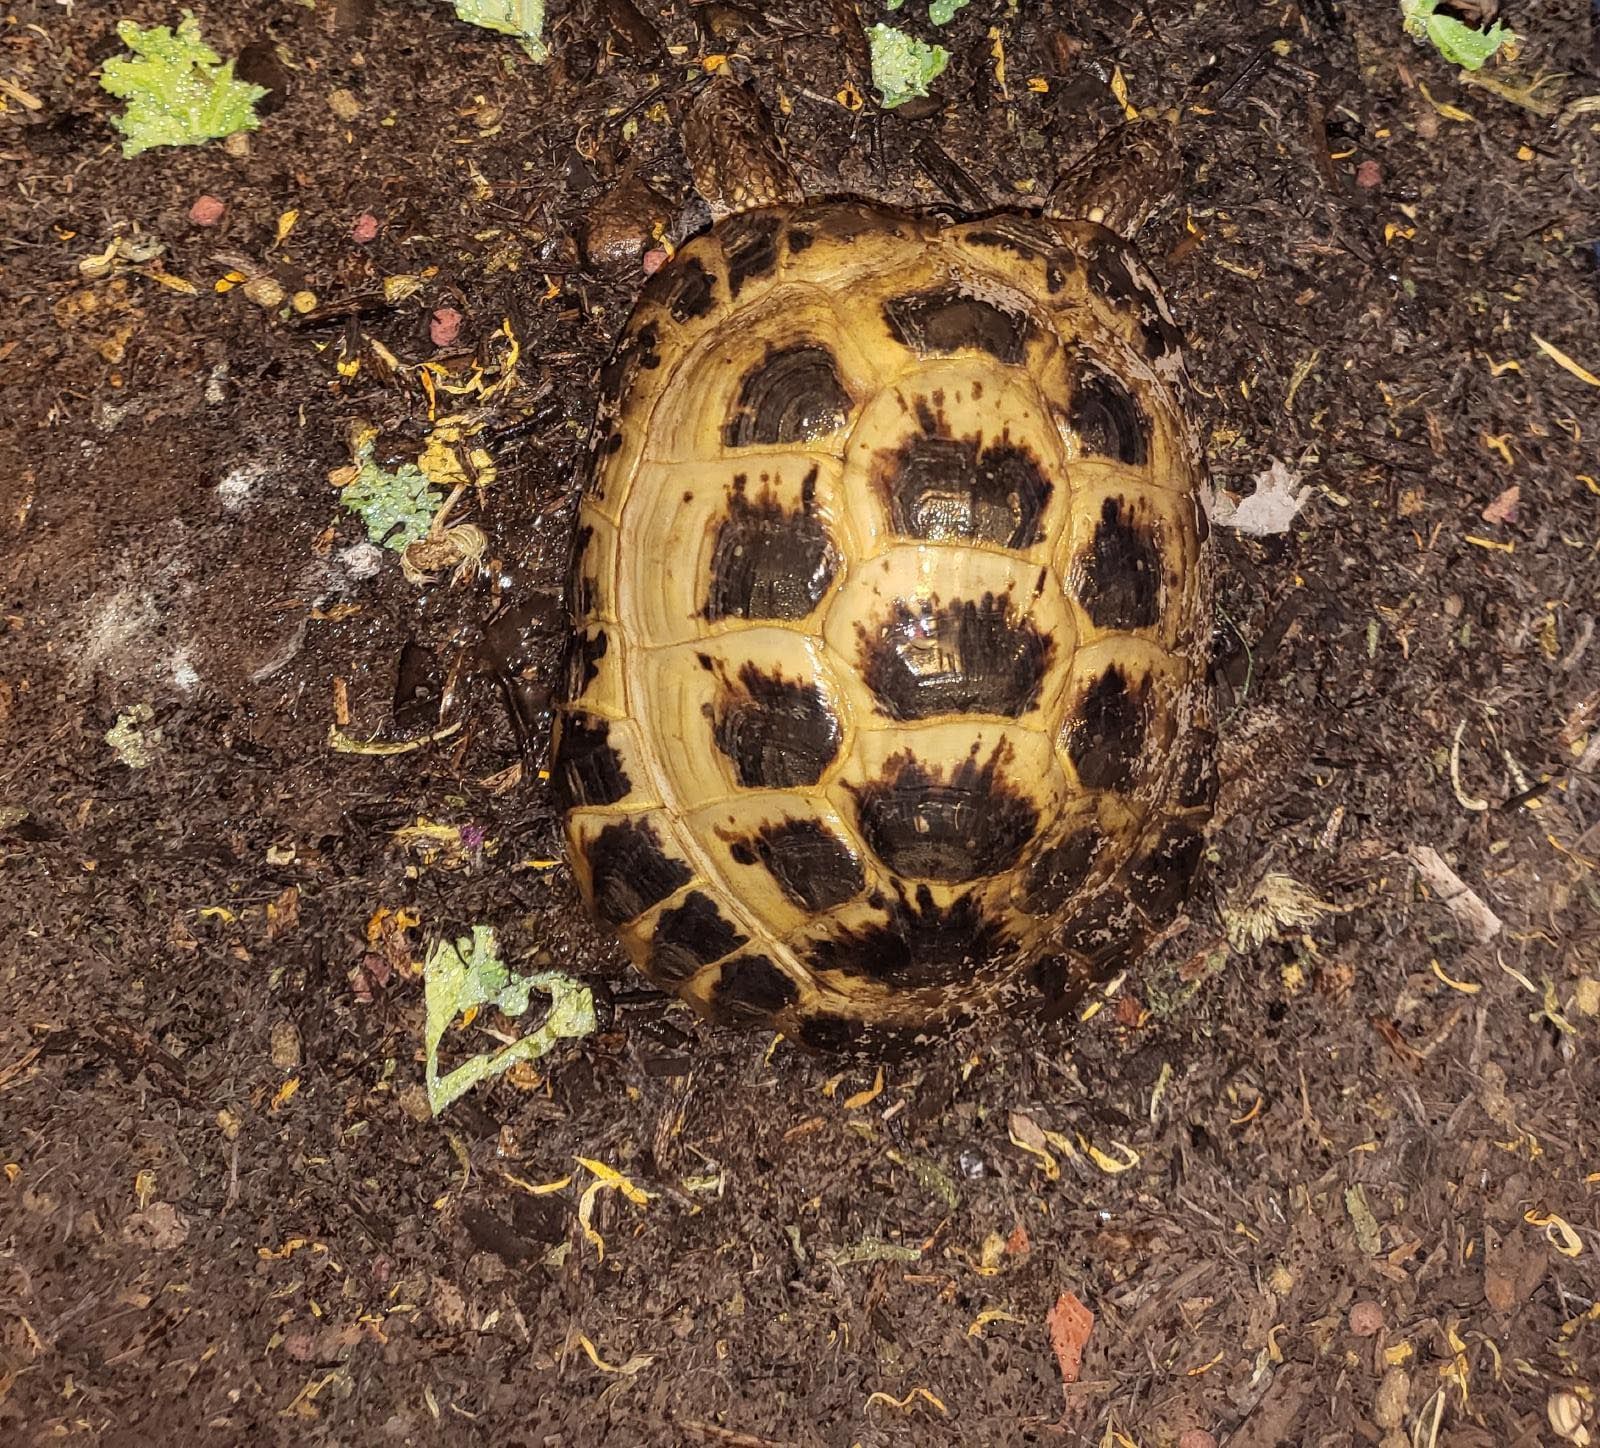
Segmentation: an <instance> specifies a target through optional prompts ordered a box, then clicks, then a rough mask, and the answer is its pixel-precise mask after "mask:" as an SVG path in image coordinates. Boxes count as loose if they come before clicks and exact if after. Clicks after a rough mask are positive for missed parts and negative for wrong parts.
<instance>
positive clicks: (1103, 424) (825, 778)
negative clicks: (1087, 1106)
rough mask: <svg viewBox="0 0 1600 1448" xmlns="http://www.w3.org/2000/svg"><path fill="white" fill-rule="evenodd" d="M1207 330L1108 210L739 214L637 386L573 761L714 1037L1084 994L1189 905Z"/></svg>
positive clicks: (569, 700) (608, 494) (590, 540)
mask: <svg viewBox="0 0 1600 1448" xmlns="http://www.w3.org/2000/svg"><path fill="white" fill-rule="evenodd" d="M1180 340H1181V339H1180V337H1179V334H1178V332H1177V329H1176V328H1175V327H1174V325H1173V323H1172V319H1171V317H1170V315H1169V313H1168V311H1167V308H1166V305H1165V303H1164V301H1163V300H1162V298H1161V296H1160V294H1159V292H1158V291H1157V289H1156V287H1155V285H1154V283H1153V281H1152V280H1151V278H1150V276H1149V274H1148V272H1147V271H1146V270H1145V268H1144V266H1143V265H1142V264H1141V263H1140V261H1139V260H1138V258H1137V256H1136V254H1135V253H1134V251H1133V249H1132V248H1131V247H1130V246H1129V244H1128V243H1126V242H1125V241H1123V240H1121V239H1120V238H1119V237H1118V236H1116V235H1115V234H1113V233H1112V232H1110V231H1108V230H1106V229H1105V228H1104V227H1101V226H1099V225H1096V224H1094V223H1092V222H1087V221H1067V222H1054V221H1045V220H1036V219H1028V218H1022V217H1000V218H993V217H991V218H988V219H985V220H979V221H971V222H967V223H964V224H959V225H945V224H941V223H939V222H937V221H935V220H928V219H923V218H920V217H916V216H913V215H909V214H905V213H901V212H896V211H891V210H887V209H883V208H879V207H874V206H868V205H862V204H839V203H826V204H824V203H813V204H802V205H797V206H785V207H778V208H769V209H765V210H758V211H753V212H746V213H743V214H740V215H736V216H732V217H729V218H727V219H725V220H723V221H721V222H720V223H718V224H717V225H716V226H715V227H713V228H712V229H711V230H710V231H709V232H707V233H706V234H704V235H702V236H700V237H699V238H697V239H696V240H694V241H693V242H691V243H689V244H688V245H686V246H685V247H684V248H683V249H682V250H681V251H679V252H678V253H677V255H676V256H675V257H674V258H673V259H672V260H671V261H670V262H669V263H668V265H666V266H665V267H663V268H662V269H661V271H659V272H658V273H657V274H656V275H655V276H654V277H653V278H652V279H651V281H650V282H649V284H648V285H647V286H646V288H645V291H644V294H643V296H642V298H641V300H640V302H639V305H638V307H637V310H636V311H635V313H634V315H633V317H632V319H631V320H630V322H629V323H628V325H627V327H626V329H625V331H624V333H623V335H622V338H621V340H620V343H619V345H618V347H617V350H616V353H615V356H614V358H613V359H612V361H611V362H610V364H609V365H608V367H607V369H606V372H605V375H604V377H603V395H602V399H601V402H600V409H599V418H598V422H597V425H596V429H595V434H594V439H593V451H592V457H591V464H590V470H589V474H588V478H587V480H586V483H585V488H584V497H583V501H582V506H581V510H580V515H579V525H578V533H577V547H576V552H575V557H574V563H573V570H572V578H571V583H570V589H571V597H570V601H571V608H572V611H573V614H574V618H575V630H574V636H573V640H572V647H571V650H570V653H569V661H568V677H567V681H566V692H565V696H564V700H563V702H562V705H561V708H560V710H559V711H558V718H557V725H556V728H557V737H556V745H555V753H554V756H553V762H552V769H551V774H552V784H553V787H554V790H555V793H556V799H557V802H558V804H559V806H560V808H561V809H562V810H563V811H564V814H565V822H566V832H567V838H568V844H569V847H570V854H571V859H572V863H573V867H574V870H575V873H576V876H577V880H578V883H579V886H580V888H581V890H582V893H583V896H584V898H585V900H586V902H587V903H588V905H589V906H590V907H591V909H592V910H593V912H594V913H595V915H596V916H597V917H598V918H599V919H600V920H602V921H604V922H605V923H606V924H607V925H609V926H612V927H614V928H615V929H616V931H617V932H618V933H619V934H620V936H621V939H622V942H623V944H624V945H625V947H626V948H627V951H628V953H629V955H630V956H631V957H632V959H633V960H634V962H635V963H636V964H637V965H638V966H639V968H640V969H641V970H642V971H644V973H645V974H646V975H648V976H649V977H650V978H651V979H652V980H653V981H655V982H656V983H657V984H659V985H660V986H662V987H663V988H665V989H667V990H670V991H673V992H676V993H677V994H678V995H680V996H681V997H683V998H684V999H685V1000H687V1001H688V1002H690V1003H691V1004H692V1005H693V1006H695V1007H696V1008H697V1009H698V1010H699V1011H701V1012H702V1013H703V1014H705V1015H707V1016H709V1017H711V1018H712V1019H715V1020H719V1021H724V1022H732V1023H744V1024H753V1025H763V1026H768V1027H772V1028H775V1029H777V1030H780V1031H782V1032H784V1033H785V1034H786V1035H789V1036H791V1037H794V1038H796V1039H798V1040H799V1041H800V1042H802V1043H803V1044H806V1045H809V1046H813V1047H816V1048H819V1049H825V1050H826V1049H844V1048H850V1047H859V1046H863V1045H865V1046H866V1047H868V1048H877V1047H880V1046H881V1047H890V1046H896V1045H899V1044H902V1043H903V1042H904V1041H905V1040H906V1039H907V1038H910V1039H916V1038H919V1037H920V1036H921V1035H923V1034H924V1033H928V1032H930V1031H931V1030H933V1029H934V1028H937V1027H939V1026H941V1025H945V1024H947V1023H950V1022H952V1021H955V1020H959V1019H962V1018H965V1017H967V1016H970V1015H971V1014H972V1013H973V1012H974V1011H975V1010H976V1009H977V1008H979V1007H981V1006H984V1005H986V1004H989V1003H992V1002H995V1001H1007V1002H1009V1001H1014V1000H1017V999H1021V998H1026V997H1027V996H1029V995H1033V997H1034V999H1035V1000H1036V1001H1037V1003H1038V1004H1039V1005H1041V1006H1042V1007H1044V1008H1045V1009H1046V1010H1050V1009H1052V1008H1053V1009H1054V1010H1056V1011H1059V1010H1061V1009H1064V1008H1065V1007H1066V1006H1067V1005H1069V1004H1070V1003H1071V1002H1072V1001H1073V1000H1074V999H1076V997H1077V996H1078V994H1079V993H1081V991H1082V990H1083V988H1084V987H1085V985H1086V984H1088V983H1090V982H1092V981H1094V980H1096V979H1103V978H1104V977H1105V976H1106V975H1107V974H1108V973H1110V972H1111V971H1113V970H1115V969H1118V968H1120V967H1121V966H1122V965H1123V964H1124V963H1126V962H1127V961H1129V960H1130V959H1131V958H1132V957H1133V956H1134V955H1135V954H1136V953H1137V952H1138V951H1139V950H1140V949H1142V948H1143V946H1144V945H1145V943H1146V942H1147V941H1148V939H1149V938H1150V937H1151V936H1152V935H1153V934H1154V933H1155V932H1157V931H1159V930H1160V929H1161V927H1162V926H1163V925H1165V924H1166V923H1168V922H1169V920H1170V919H1171V917H1172V916H1173V915H1174V914H1175V913H1176V911H1177V910H1178V908H1179V906H1180V905H1181V903H1182V900H1183V897H1184V895H1185V893H1186V890H1187V887H1188V882H1189V879H1190V877H1191V875H1192V873H1193V870H1194V867H1195V864H1196V862H1197V859H1198V856H1199V852H1200V848H1201V833H1200V832H1201V829H1202V827H1203V825H1204V824H1205V822H1206V820H1207V818H1208V816H1209V813H1210V807H1211V803H1212V799H1213V795H1214V777H1213V774H1212V768H1211V737H1210V734H1209V731H1208V729H1207V727H1206V714H1207V709H1208V699H1207V695H1206V692H1205V645H1206V643H1207V640H1208V634H1209V627H1208V619H1207V617H1206V609H1207V604H1206V599H1207V592H1206V587H1205V576H1204V570H1203V554H1202V545H1203V543H1204V540H1205V535H1206V531H1207V527H1206V518H1205V514H1204V511H1203V509H1202V507H1201V506H1200V495H1201V484H1202V478H1203V463H1202V460H1201V454H1200V450H1199V448H1198V447H1197V445H1196V440H1195V437H1194V433H1193V430H1192V428H1191V426H1190V424H1189V421H1188V417H1187V413H1186V409H1185V383H1184V378H1183V365H1182V357H1181V352H1180V350H1179V347H1180Z"/></svg>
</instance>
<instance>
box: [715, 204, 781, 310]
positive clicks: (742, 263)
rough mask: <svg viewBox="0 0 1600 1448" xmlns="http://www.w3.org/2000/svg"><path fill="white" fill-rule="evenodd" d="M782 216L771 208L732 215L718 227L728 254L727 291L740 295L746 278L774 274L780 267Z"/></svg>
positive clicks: (726, 254) (753, 278)
mask: <svg viewBox="0 0 1600 1448" xmlns="http://www.w3.org/2000/svg"><path fill="white" fill-rule="evenodd" d="M782 224H783V222H782V218H781V217H779V216H777V215H775V214H774V213H772V212H761V211H755V212H747V213H745V214H744V215H740V216H730V217H728V219H727V220H726V221H724V222H723V223H722V225H721V226H720V227H719V228H718V231H717V234H718V236H719V237H720V238H721V239H722V251H723V255H724V256H726V257H727V258H728V291H729V292H730V293H731V294H732V295H733V296H734V297H737V296H738V295H739V293H740V292H741V291H743V290H744V287H745V284H746V283H747V282H750V281H753V280H755V279H756V278H758V277H766V276H771V275H772V273H773V272H774V271H776V270H777V267H778V246H777V237H778V229H779V227H781V226H782Z"/></svg>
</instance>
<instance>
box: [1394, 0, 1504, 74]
mask: <svg viewBox="0 0 1600 1448" xmlns="http://www.w3.org/2000/svg"><path fill="white" fill-rule="evenodd" d="M1438 6H1439V0H1400V18H1401V21H1402V23H1403V24H1404V25H1405V28H1406V33H1407V34H1408V35H1411V36H1413V37H1414V38H1415V39H1417V40H1426V41H1430V42H1431V43H1432V45H1433V47H1434V49H1435V50H1437V51H1438V52H1439V54H1440V55H1442V56H1443V57H1444V58H1445V59H1446V60H1448V61H1449V62H1450V63H1451V64H1452V65H1459V66H1461V67H1463V68H1464V69H1466V70H1482V69H1483V67H1484V66H1485V65H1486V64H1488V62H1489V61H1490V60H1491V59H1493V57H1494V56H1495V54H1496V53H1497V52H1499V51H1500V50H1502V49H1503V48H1504V47H1505V46H1508V45H1515V44H1516V41H1517V37H1516V35H1515V34H1514V33H1513V32H1512V31H1511V30H1509V29H1507V28H1506V26H1505V25H1504V24H1503V23H1502V22H1501V21H1498V20H1497V21H1495V23H1494V24H1493V25H1491V26H1490V27H1489V28H1488V29H1487V30H1474V29H1473V28H1472V26H1470V25H1467V24H1465V23H1464V22H1462V21H1460V20H1457V19H1456V18H1455V17H1454V16H1453V15H1437V14H1435V13H1434V12H1435V11H1436V10H1437V9H1438Z"/></svg>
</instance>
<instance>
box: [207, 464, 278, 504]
mask: <svg viewBox="0 0 1600 1448" xmlns="http://www.w3.org/2000/svg"><path fill="white" fill-rule="evenodd" d="M265 476H266V470H265V469H264V468H261V467H258V466H257V465H255V464H254V463H245V464H244V465H243V466H241V467H237V468H234V469H233V471H232V472H230V473H229V474H228V475H227V476H226V477H225V478H223V480H222V481H221V482H220V483H218V484H217V501H218V502H219V503H221V504H222V506H223V507H224V508H226V509H227V510H228V511H229V512H230V513H236V512H238V511H239V509H240V508H242V507H244V506H245V504H246V503H248V502H249V501H250V495H251V494H252V493H254V492H255V490H256V485H257V484H258V483H260V482H261V480H262V478H264V477H265Z"/></svg>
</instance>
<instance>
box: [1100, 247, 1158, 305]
mask: <svg viewBox="0 0 1600 1448" xmlns="http://www.w3.org/2000/svg"><path fill="white" fill-rule="evenodd" d="M1087 250H1088V268H1089V285H1090V286H1091V287H1093V288H1094V290H1095V291H1097V292H1098V293H1099V294H1100V295H1101V296H1103V297H1105V298H1106V299H1107V300H1108V301H1111V302H1115V303H1117V304H1119V305H1121V306H1127V305H1129V304H1130V303H1137V302H1140V301H1149V300H1151V298H1150V294H1149V292H1147V291H1146V290H1145V289H1144V288H1143V287H1141V286H1140V285H1139V284H1138V283H1137V282H1136V281H1134V279H1133V273H1132V272H1131V271H1130V270H1129V268H1128V260H1129V256H1130V252H1129V249H1128V247H1127V245H1126V243H1124V242H1121V241H1119V240H1118V239H1117V238H1116V237H1114V236H1111V235H1108V234H1104V233H1102V235H1101V236H1100V237H1099V238H1098V239H1096V240H1095V241H1094V242H1092V243H1091V244H1090V245H1089V247H1088V248H1087Z"/></svg>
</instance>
